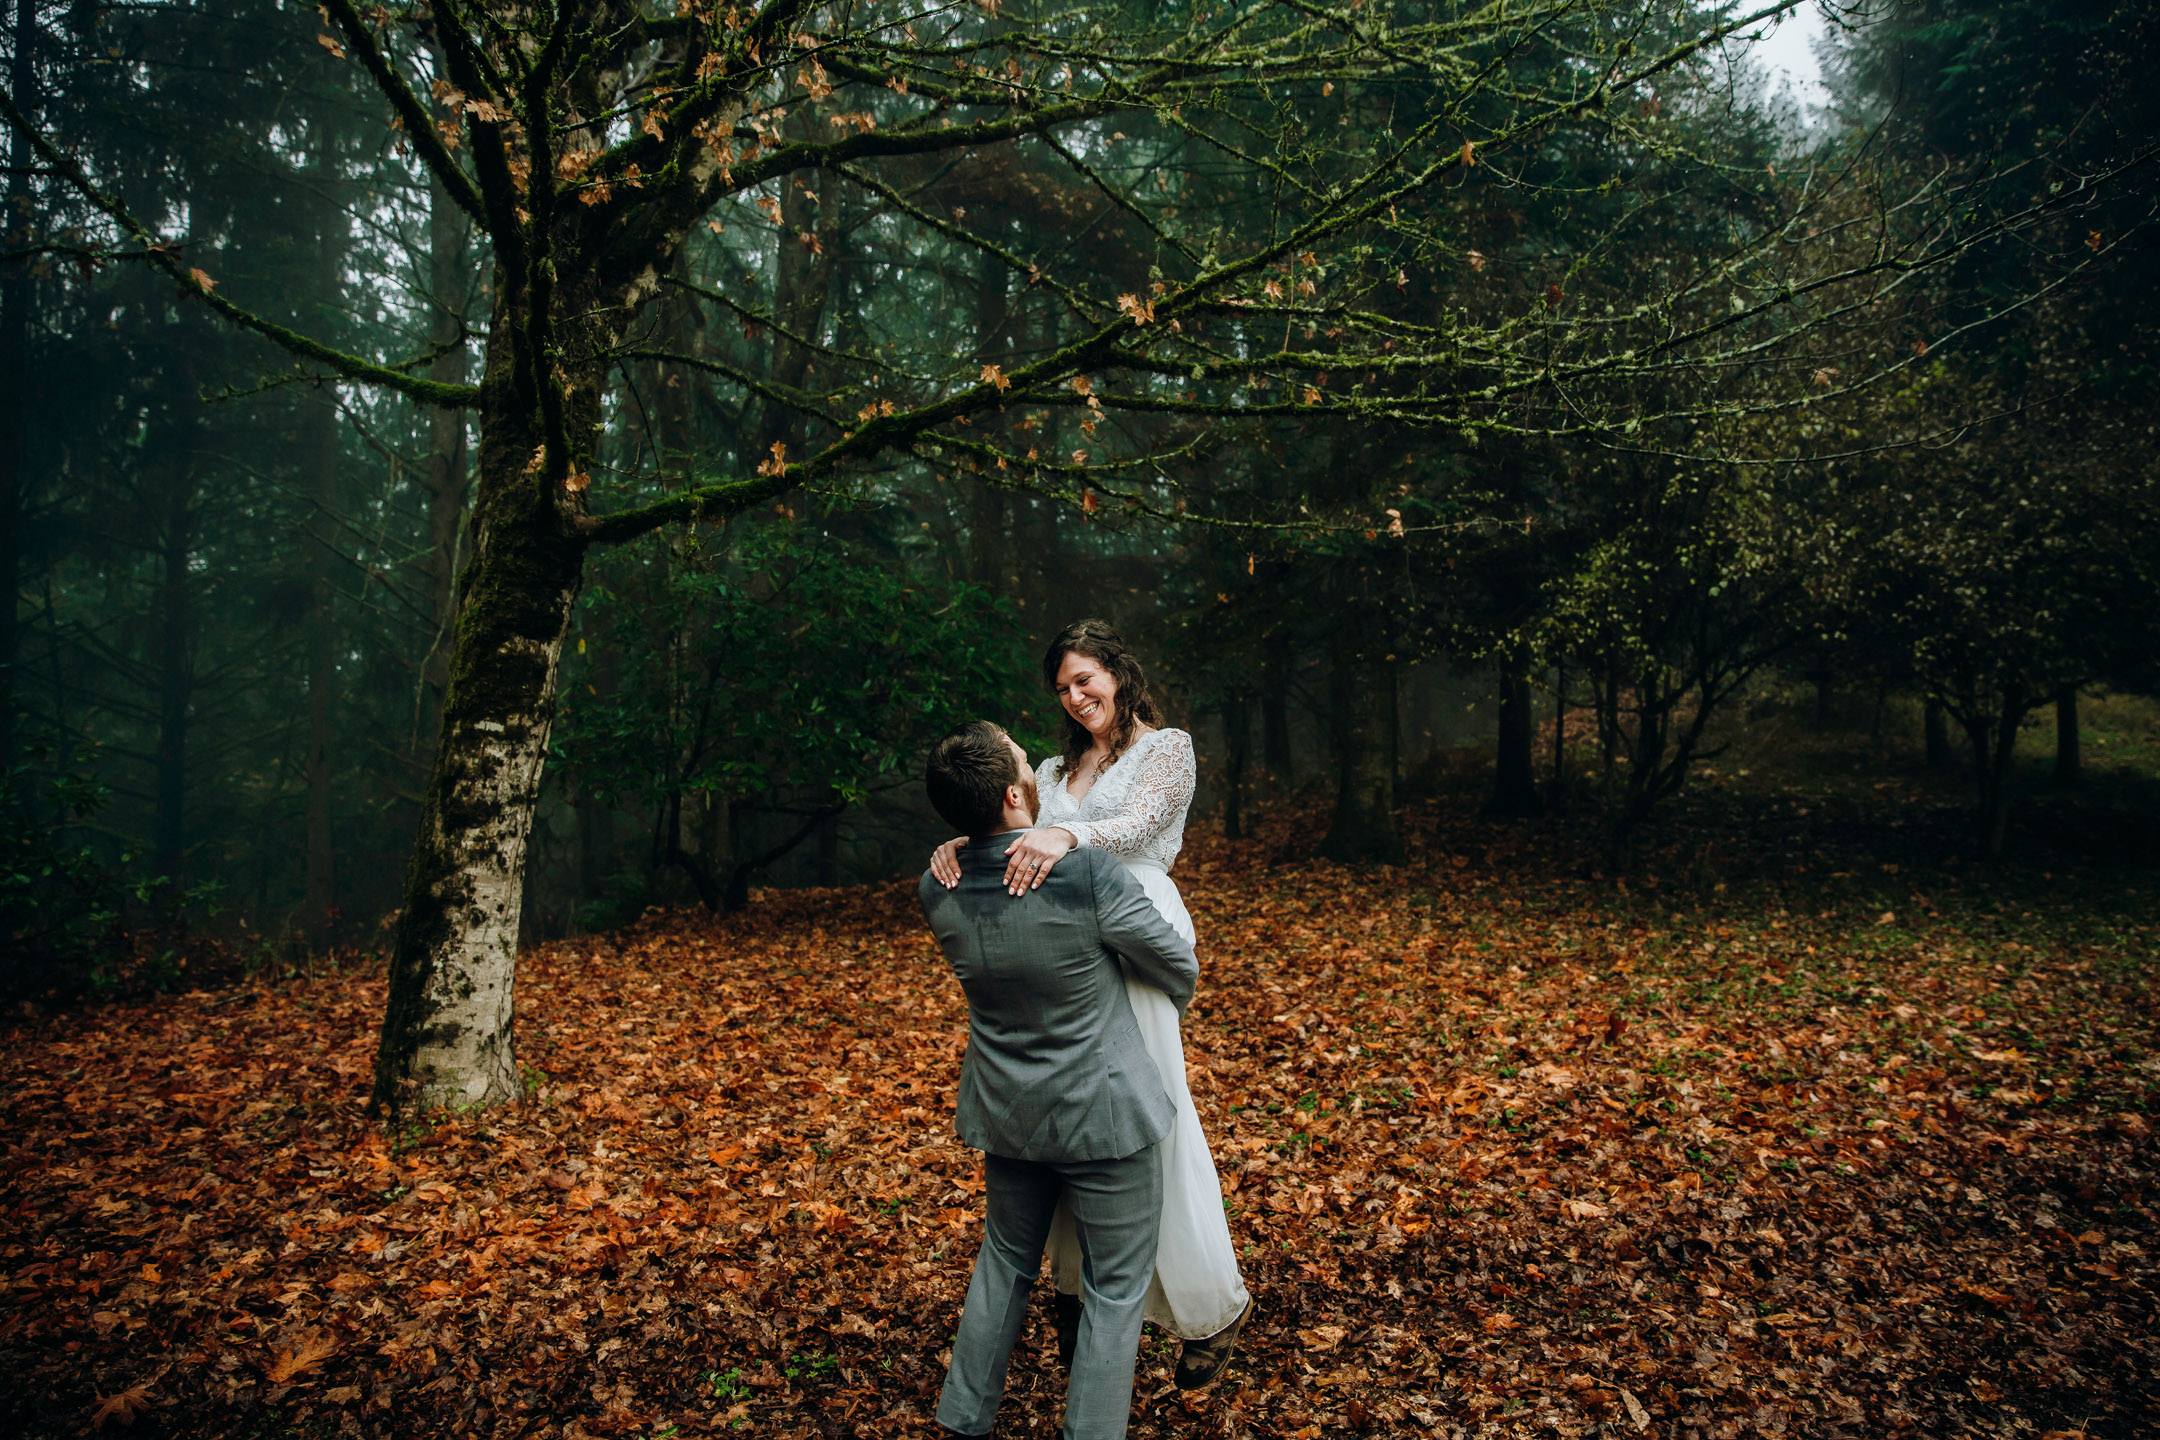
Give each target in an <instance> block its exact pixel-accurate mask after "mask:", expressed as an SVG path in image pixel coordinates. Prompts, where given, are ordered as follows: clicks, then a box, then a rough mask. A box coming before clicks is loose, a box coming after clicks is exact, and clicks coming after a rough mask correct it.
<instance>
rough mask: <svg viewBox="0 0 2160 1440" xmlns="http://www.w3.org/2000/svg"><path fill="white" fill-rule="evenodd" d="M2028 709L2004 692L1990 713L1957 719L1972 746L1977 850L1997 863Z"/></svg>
mask: <svg viewBox="0 0 2160 1440" xmlns="http://www.w3.org/2000/svg"><path fill="white" fill-rule="evenodd" d="M2029 708H2030V706H2028V705H2027V704H2026V702H2025V699H2024V697H2023V696H2022V695H2020V694H2019V693H2018V692H2017V691H2015V690H2009V691H2005V692H2004V693H2003V694H2002V696H2001V697H2000V702H1999V704H1998V706H1997V707H1996V708H1994V709H1993V710H1975V711H1974V712H1973V713H1972V714H1970V715H1961V716H1959V720H1960V722H1961V723H1962V724H1963V725H1964V727H1965V735H1966V738H1967V739H1968V740H1970V741H1971V742H1972V747H1973V773H1974V778H1975V780H1976V781H1977V782H1978V788H1979V792H1980V813H1979V816H1978V821H1979V835H1978V837H1977V838H1978V840H1979V850H1980V854H1981V856H1982V857H1983V858H1985V859H1988V860H1999V859H2001V858H2002V855H2003V850H2004V847H2005V845H2006V844H2007V842H2008V838H2009V832H2010V782H2011V776H2012V774H2013V772H2014V768H2015V765H2016V761H2017V736H2018V729H2019V727H2020V726H2021V725H2023V724H2024V721H2025V713H2026V711H2027V710H2028V709H2029Z"/></svg>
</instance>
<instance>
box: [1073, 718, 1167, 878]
mask: <svg viewBox="0 0 2160 1440" xmlns="http://www.w3.org/2000/svg"><path fill="white" fill-rule="evenodd" d="M1097 783H1098V784H1100V783H1101V782H1100V781H1098V782H1097ZM1192 794H1193V748H1192V736H1190V735H1188V734H1186V733H1185V732H1184V731H1183V730H1165V731H1163V732H1162V734H1161V736H1160V738H1158V739H1157V740H1156V742H1155V744H1154V745H1153V746H1152V747H1151V748H1150V749H1149V750H1148V753H1147V754H1146V755H1145V756H1143V757H1142V758H1141V760H1140V773H1139V775H1138V776H1137V777H1135V778H1134V780H1133V782H1132V786H1131V788H1130V789H1129V790H1127V791H1126V793H1125V798H1124V803H1123V804H1122V805H1120V806H1119V807H1118V809H1117V810H1116V811H1115V812H1114V813H1112V814H1110V815H1106V816H1104V817H1103V818H1102V819H1100V820H1060V821H1059V822H1058V826H1059V828H1060V829H1064V830H1069V831H1071V832H1072V834H1073V838H1074V839H1076V840H1078V841H1079V842H1080V846H1081V848H1082V849H1085V848H1087V847H1088V846H1091V845H1099V846H1101V847H1102V848H1103V849H1105V850H1108V851H1109V852H1110V853H1111V854H1113V855H1122V856H1127V857H1130V856H1133V855H1137V854H1139V853H1140V851H1141V849H1142V848H1143V847H1145V846H1146V844H1147V843H1148V841H1150V840H1152V839H1154V838H1155V836H1157V835H1158V834H1160V833H1162V831H1163V829H1164V827H1166V826H1169V825H1173V824H1175V823H1177V818H1178V816H1180V815H1181V814H1183V813H1184V811H1185V807H1186V806H1187V805H1190V804H1191V803H1192Z"/></svg>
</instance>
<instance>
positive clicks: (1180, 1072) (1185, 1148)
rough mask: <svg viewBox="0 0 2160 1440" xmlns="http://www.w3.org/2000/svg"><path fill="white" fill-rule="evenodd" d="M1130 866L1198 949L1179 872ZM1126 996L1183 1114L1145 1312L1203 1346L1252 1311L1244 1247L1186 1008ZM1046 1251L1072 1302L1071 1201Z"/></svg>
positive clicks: (1167, 1163) (1176, 1127) (1128, 984)
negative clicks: (1214, 1148) (1188, 1057)
mask: <svg viewBox="0 0 2160 1440" xmlns="http://www.w3.org/2000/svg"><path fill="white" fill-rule="evenodd" d="M1126 866H1127V868H1128V869H1129V870H1130V871H1131V872H1132V877H1133V878H1134V879H1135V880H1138V881H1139V882H1140V888H1141V889H1143V890H1145V891H1146V892H1147V896H1148V898H1149V899H1150V900H1153V901H1154V902H1155V908H1156V909H1157V910H1159V911H1161V912H1162V917H1163V919H1165V920H1167V921H1169V922H1170V928H1171V929H1173V930H1175V931H1177V932H1178V934H1179V935H1181V936H1183V937H1184V938H1185V940H1186V942H1187V943H1188V944H1189V943H1191V942H1192V939H1193V923H1192V916H1191V915H1190V914H1189V913H1187V911H1186V909H1185V900H1184V897H1183V896H1181V895H1179V894H1178V888H1177V885H1176V883H1175V882H1174V881H1172V880H1171V878H1170V872H1169V871H1168V870H1167V869H1165V868H1164V867H1163V866H1161V865H1159V864H1156V863H1154V862H1153V861H1149V860H1145V859H1140V860H1129V861H1127V862H1126ZM1125 995H1126V998H1127V999H1129V1000H1130V1001H1131V1002H1132V1010H1133V1018H1134V1019H1135V1020H1138V1021H1139V1022H1140V1039H1141V1041H1142V1043H1143V1044H1145V1045H1146V1046H1147V1052H1148V1055H1149V1057H1150V1058H1152V1059H1153V1060H1154V1062H1155V1068H1156V1070H1157V1071H1159V1072H1160V1073H1161V1075H1162V1082H1163V1089H1164V1090H1166V1091H1167V1092H1169V1095H1170V1103H1171V1104H1172V1105H1173V1106H1175V1107H1176V1108H1177V1118H1176V1119H1175V1120H1173V1121H1172V1122H1171V1128H1170V1133H1169V1135H1167V1136H1165V1137H1164V1139H1163V1142H1162V1147H1163V1153H1162V1166H1163V1216H1162V1236H1161V1240H1160V1241H1159V1243H1158V1245H1157V1247H1156V1251H1155V1280H1154V1283H1153V1284H1151V1285H1149V1286H1148V1293H1147V1302H1146V1306H1145V1314H1146V1316H1147V1318H1148V1319H1149V1320H1152V1321H1154V1322H1155V1323H1156V1324H1157V1325H1159V1326H1161V1327H1162V1328H1163V1329H1165V1330H1167V1331H1169V1332H1170V1333H1171V1334H1173V1335H1176V1336H1178V1337H1179V1338H1180V1339H1184V1340H1199V1339H1203V1338H1205V1337H1207V1336H1209V1335H1213V1334H1215V1333H1216V1332H1217V1331H1219V1330H1221V1329H1222V1328H1223V1327H1224V1326H1226V1325H1228V1324H1229V1323H1230V1322H1231V1321H1233V1320H1235V1319H1237V1317H1238V1316H1239V1315H1241V1314H1243V1313H1244V1311H1245V1301H1246V1291H1245V1280H1244V1277H1243V1276H1241V1275H1240V1274H1239V1273H1238V1263H1237V1249H1236V1247H1235V1246H1234V1245H1232V1244H1231V1242H1230V1224H1229V1221H1228V1220H1227V1219H1226V1218H1225V1217H1224V1215H1223V1197H1222V1182H1221V1181H1220V1180H1218V1179H1217V1178H1216V1175H1215V1160H1214V1157H1213V1156H1211V1155H1210V1154H1209V1153H1208V1143H1207V1136H1206V1135H1205V1134H1204V1133H1203V1132H1202V1131H1201V1129H1200V1113H1199V1111H1197V1110H1195V1109H1194V1108H1193V1100H1192V1091H1191V1090H1189V1089H1188V1088H1186V1084H1185V1044H1184V1040H1183V1039H1182V1037H1181V1036H1180V1035H1179V1034H1178V1012H1177V1006H1176V1005H1174V1004H1172V1003H1171V1001H1170V997H1169V996H1167V995H1165V994H1163V992H1162V991H1160V990H1158V989H1156V988H1155V987H1154V986H1152V985H1149V984H1146V983H1145V982H1143V981H1139V980H1135V979H1133V978H1132V976H1131V975H1130V974H1129V973H1128V974H1127V975H1126V977H1125ZM1045 1250H1046V1253H1047V1254H1048V1255H1049V1257H1050V1273H1051V1276H1052V1278H1053V1280H1054V1281H1055V1283H1056V1285H1057V1288H1058V1289H1059V1290H1061V1291H1063V1292H1064V1293H1066V1294H1067V1295H1077V1294H1079V1293H1080V1240H1079V1235H1078V1232H1077V1231H1076V1230H1075V1229H1074V1227H1073V1219H1072V1211H1071V1210H1070V1208H1068V1207H1067V1205H1066V1204H1065V1203H1064V1202H1063V1201H1060V1202H1059V1203H1058V1208H1057V1214H1056V1216H1055V1217H1054V1218H1053V1219H1052V1220H1051V1222H1050V1238H1049V1243H1048V1244H1047V1246H1046V1247H1045Z"/></svg>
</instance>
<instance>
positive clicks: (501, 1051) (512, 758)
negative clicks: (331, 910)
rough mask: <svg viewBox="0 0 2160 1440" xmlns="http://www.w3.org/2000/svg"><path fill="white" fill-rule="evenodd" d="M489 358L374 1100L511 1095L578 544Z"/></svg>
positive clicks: (493, 350) (393, 1103)
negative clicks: (438, 709)
mask: <svg viewBox="0 0 2160 1440" xmlns="http://www.w3.org/2000/svg"><path fill="white" fill-rule="evenodd" d="M488 368H489V371H490V373H489V375H488V377H487V381H486V384H485V387H484V388H485V389H486V391H487V399H486V401H484V402H483V407H482V419H481V438H480V447H479V459H480V476H479V484H478V487H477V491H476V494H475V497H474V505H473V516H472V526H471V533H472V555H471V558H470V560H469V561H468V563H467V566H466V569H465V573H464V575H463V577H462V580H461V584H460V586H459V593H458V597H457V606H456V632H455V650H454V653H453V659H452V663H451V667H450V675H449V685H448V688H447V690H446V691H445V693H444V696H443V708H442V722H441V729H440V732H439V735H438V739H437V743H436V748H435V763H434V769H433V773H432V775H431V776H430V779H429V782H428V788H427V793H426V796H425V798H424V800H423V801H422V805H421V812H420V828H419V833H418V835H417V836H416V837H415V839H414V843H413V852H412V860H411V862H410V864H409V866H408V868H407V870H406V876H405V908H404V911H403V913H402V914H401V916H400V917H399V922H398V930H397V941H396V948H395V950H394V952H393V954H392V958H391V966H390V996H389V1004H388V1007H387V1010H386V1013H385V1014H384V1017H383V1028H382V1037H381V1041H380V1043H379V1045H378V1047H377V1051H376V1062H375V1100H376V1102H377V1103H378V1104H383V1105H388V1106H390V1107H392V1108H393V1109H402V1108H405V1107H407V1106H409V1105H412V1104H420V1105H435V1104H442V1105H458V1106H466V1105H487V1104H494V1103H497V1102H500V1101H505V1100H511V1099H514V1098H516V1096H517V1094H518V1068H517V1059H516V1055H515V1052H514V1047H513V1044H512V1037H511V1014H512V1006H513V999H514V994H513V991H514V980H515V976H516V968H517V940H518V920H519V916H520V913H521V912H522V910H523V907H524V882H525V849H526V843H527V841H528V839H529V838H530V835H531V831H532V818H533V809H534V805H535V803H536V801H537V799H538V796H539V791H540V774H541V769H542V766H543V763H544V761H545V759H546V755H547V741H548V730H549V726H550V724H551V723H552V721H553V719H554V713H555V676H556V670H557V667H558V665H559V663H560V661H561V658H562V645H563V636H564V633H565V632H566V630H567V628H568V626H569V620H570V606H571V602H572V600H573V599H574V598H575V597H576V595H577V589H578V579H579V574H580V571H581V569H582V567H583V561H584V554H585V546H584V543H583V542H582V541H581V540H580V539H579V538H578V537H577V536H576V534H575V533H574V531H572V530H571V529H570V528H569V527H568V526H566V525H565V524H564V523H563V520H562V517H561V516H560V515H559V513H558V503H557V501H556V498H555V497H554V496H553V495H550V494H547V493H545V490H544V489H543V487H542V485H541V484H540V483H536V477H535V476H534V475H533V474H532V473H531V472H530V462H531V458H532V456H533V454H534V453H535V451H536V450H537V449H538V448H539V446H540V444H541V440H540V436H539V435H538V434H537V433H536V431H535V430H534V428H533V427H532V426H531V425H530V424H529V423H524V421H525V417H524V415H523V414H522V413H521V411H522V409H523V407H521V406H519V405H517V404H516V403H515V400H514V399H513V397H512V396H510V395H509V394H507V393H505V392H506V391H508V390H509V389H510V388H511V386H510V383H509V378H510V377H509V376H507V375H506V374H505V373H503V372H504V371H505V370H506V369H507V368H508V367H507V364H506V362H505V360H504V359H503V358H501V356H500V354H499V351H498V348H497V347H495V346H492V345H491V346H490V353H489V366H488ZM587 388H588V391H591V390H592V389H593V388H594V387H590V386H588V387H587ZM580 408H581V409H584V410H586V411H587V412H588V413H597V406H596V405H594V404H591V403H588V404H587V405H586V406H583V407H580ZM587 423H588V425H589V423H590V421H589V420H588V422H587ZM586 433H587V434H590V433H591V432H590V430H589V429H588V430H587V431H586Z"/></svg>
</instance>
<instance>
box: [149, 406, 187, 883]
mask: <svg viewBox="0 0 2160 1440" xmlns="http://www.w3.org/2000/svg"><path fill="white" fill-rule="evenodd" d="M192 437H193V427H192V426H188V425H180V426H175V427H173V428H171V429H168V430H167V431H165V432H164V435H163V437H162V438H164V439H165V441H166V443H167V445H168V447H169V448H166V449H164V450H163V451H162V452H155V451H154V452H153V453H152V455H151V458H150V461H149V463H150V464H151V465H153V466H155V467H157V480H158V481H159V482H160V483H158V484H157V486H156V488H155V490H154V491H153V493H154V494H155V495H156V497H157V500H156V503H157V506H158V512H157V518H158V536H157V539H158V584H157V592H156V599H155V601H154V605H153V608H154V612H155V615H156V620H155V628H154V632H153V633H154V634H155V635H156V637H157V638H156V645H157V657H156V670H157V713H158V736H157V759H156V776H155V780H154V782H153V794H154V797H155V798H154V800H153V808H152V819H151V836H152V840H151V845H152V849H153V851H154V853H155V857H156V860H155V863H156V866H157V873H158V874H159V875H161V876H163V877H164V879H165V895H164V899H163V906H164V908H165V909H166V910H167V912H168V913H177V910H178V907H179V905H180V889H181V885H182V882H183V879H184V872H185V868H186V855H187V740H188V722H189V720H190V718H191V716H192V711H193V708H194V699H195V676H194V649H195V646H194V640H195V634H194V630H195V613H194V610H195V607H194V582H193V580H192V578H191V577H190V574H189V561H190V560H191V559H192V558H193V556H194V549H195V464H194V460H195V457H194V446H193V444H192Z"/></svg>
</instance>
